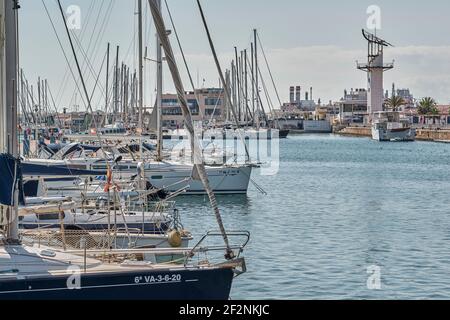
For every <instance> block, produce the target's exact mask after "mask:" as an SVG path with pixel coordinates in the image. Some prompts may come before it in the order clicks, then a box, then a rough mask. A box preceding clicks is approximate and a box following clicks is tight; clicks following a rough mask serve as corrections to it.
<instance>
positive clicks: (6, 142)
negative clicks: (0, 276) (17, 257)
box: [0, 0, 20, 243]
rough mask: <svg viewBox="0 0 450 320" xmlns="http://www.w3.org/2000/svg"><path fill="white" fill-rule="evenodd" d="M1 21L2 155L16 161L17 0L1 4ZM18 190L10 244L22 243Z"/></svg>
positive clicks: (9, 229)
mask: <svg viewBox="0 0 450 320" xmlns="http://www.w3.org/2000/svg"><path fill="white" fill-rule="evenodd" d="M0 8H1V12H0V14H1V15H2V17H3V18H2V20H3V19H4V21H0V22H1V23H2V25H4V35H1V36H2V38H3V39H2V42H3V43H2V44H1V47H2V48H1V49H2V50H1V56H2V57H1V58H2V59H1V60H2V61H1V80H0V81H1V82H2V86H1V88H0V91H1V98H2V100H1V101H0V104H1V106H0V111H1V113H0V118H1V119H0V121H1V122H2V125H0V129H1V130H2V132H1V134H2V135H3V137H2V139H1V141H0V144H1V145H0V146H1V150H0V151H1V152H5V153H9V154H11V155H12V156H14V157H15V158H18V157H19V148H18V139H17V125H18V121H17V120H18V119H17V118H18V115H17V100H18V99H17V98H18V97H17V94H18V92H17V80H18V43H17V36H18V33H17V21H18V9H19V8H20V6H19V4H18V2H17V1H5V0H1V1H0ZM18 194H19V193H18V189H17V184H16V190H15V192H14V199H15V201H14V204H15V206H14V207H10V208H9V209H8V213H7V214H8V227H7V238H8V242H10V243H14V242H18V241H19V225H18Z"/></svg>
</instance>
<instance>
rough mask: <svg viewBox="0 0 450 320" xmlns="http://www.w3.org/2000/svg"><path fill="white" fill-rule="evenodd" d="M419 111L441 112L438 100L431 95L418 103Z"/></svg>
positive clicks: (422, 112) (423, 113) (427, 112)
mask: <svg viewBox="0 0 450 320" xmlns="http://www.w3.org/2000/svg"><path fill="white" fill-rule="evenodd" d="M417 112H418V113H419V114H421V115H427V114H429V115H431V114H433V115H436V114H439V110H438V108H437V103H436V101H435V100H434V99H433V98H431V97H425V98H422V99H421V100H420V101H419V103H418V104H417Z"/></svg>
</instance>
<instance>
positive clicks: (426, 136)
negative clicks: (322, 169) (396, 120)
mask: <svg viewBox="0 0 450 320" xmlns="http://www.w3.org/2000/svg"><path fill="white" fill-rule="evenodd" d="M336 133H337V134H339V135H343V136H355V137H371V136H372V131H371V128H368V127H346V128H344V129H342V130H340V131H337V132H336ZM417 140H421V141H449V142H450V130H448V129H447V130H439V129H417Z"/></svg>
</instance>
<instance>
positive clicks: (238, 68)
mask: <svg viewBox="0 0 450 320" xmlns="http://www.w3.org/2000/svg"><path fill="white" fill-rule="evenodd" d="M234 54H235V56H236V82H237V106H238V120H239V126H240V125H241V123H240V122H241V121H242V118H241V82H240V81H239V78H240V60H239V55H238V50H237V47H234Z"/></svg>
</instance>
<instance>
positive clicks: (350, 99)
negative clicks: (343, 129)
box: [339, 88, 368, 124]
mask: <svg viewBox="0 0 450 320" xmlns="http://www.w3.org/2000/svg"><path fill="white" fill-rule="evenodd" d="M367 97H368V96H367V90H366V89H362V88H361V89H353V88H352V89H351V90H350V91H347V90H344V97H343V98H342V99H341V101H340V102H339V122H340V123H342V124H348V123H364V118H365V117H366V116H367V115H368V108H367Z"/></svg>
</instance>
